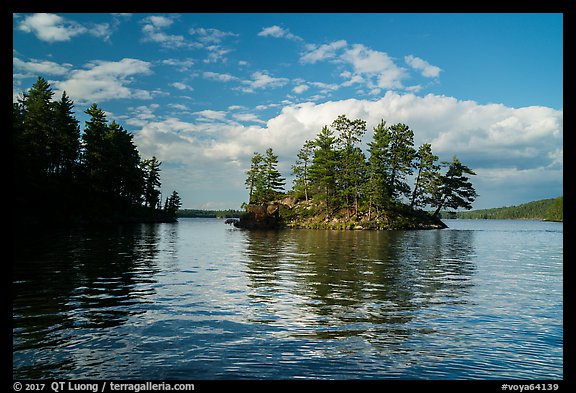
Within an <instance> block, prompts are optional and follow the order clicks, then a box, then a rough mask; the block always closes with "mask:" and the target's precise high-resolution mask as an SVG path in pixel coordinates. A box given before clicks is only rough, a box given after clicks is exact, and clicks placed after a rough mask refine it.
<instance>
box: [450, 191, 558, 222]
mask: <svg viewBox="0 0 576 393" xmlns="http://www.w3.org/2000/svg"><path fill="white" fill-rule="evenodd" d="M563 205H564V203H563V197H562V196H560V197H558V198H551V199H542V200H539V201H534V202H528V203H523V204H521V205H518V206H508V207H498V208H494V209H482V210H471V211H466V212H456V213H444V212H443V213H442V217H443V218H467V219H477V220H490V219H496V220H510V219H511V220H547V221H562V220H563V219H564V215H563Z"/></svg>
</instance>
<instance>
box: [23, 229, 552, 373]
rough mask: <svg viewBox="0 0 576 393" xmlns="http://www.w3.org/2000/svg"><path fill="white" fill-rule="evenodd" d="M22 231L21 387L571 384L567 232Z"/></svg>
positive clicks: (468, 230) (464, 230)
mask: <svg viewBox="0 0 576 393" xmlns="http://www.w3.org/2000/svg"><path fill="white" fill-rule="evenodd" d="M446 223H447V224H448V225H449V226H450V228H449V229H444V230H431V231H384V232H376V231H322V230H282V231H245V230H240V229H235V228H231V227H229V226H228V225H225V224H224V223H223V221H222V220H217V219H185V218H184V219H180V221H179V222H178V223H175V224H141V225H133V226H120V227H114V226H111V227H100V228H90V229H87V228H84V229H82V228H76V229H74V230H68V231H64V230H55V229H54V230H44V231H42V232H41V233H35V234H34V233H32V232H28V233H24V232H21V233H18V234H17V235H16V242H15V246H14V259H15V261H14V264H13V354H12V359H13V377H14V378H15V379H24V378H26V379H46V378H54V379H83V378H87V379H163V380H173V379H191V380H198V379H562V377H563V358H562V352H563V324H562V319H563V307H562V305H563V275H562V273H563V266H562V265H563V224H562V223H553V222H538V221H500V220H497V221H493V220H483V221H473V220H446Z"/></svg>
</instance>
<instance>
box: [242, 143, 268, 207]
mask: <svg viewBox="0 0 576 393" xmlns="http://www.w3.org/2000/svg"><path fill="white" fill-rule="evenodd" d="M263 163H264V157H263V156H262V154H260V153H257V152H254V155H253V156H252V160H251V164H250V169H249V170H248V171H246V175H247V176H248V177H247V178H246V181H245V184H246V188H248V190H249V194H248V203H258V202H259V201H260V200H262V199H263V194H264V190H265V188H264V177H263Z"/></svg>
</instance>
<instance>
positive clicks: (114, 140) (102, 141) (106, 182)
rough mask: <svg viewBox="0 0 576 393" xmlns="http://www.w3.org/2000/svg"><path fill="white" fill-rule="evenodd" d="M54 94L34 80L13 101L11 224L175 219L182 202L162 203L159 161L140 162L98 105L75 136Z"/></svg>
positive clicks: (69, 108) (65, 100)
mask: <svg viewBox="0 0 576 393" xmlns="http://www.w3.org/2000/svg"><path fill="white" fill-rule="evenodd" d="M53 96H54V92H53V90H52V88H51V86H50V84H49V83H48V82H47V81H46V80H45V79H44V78H41V77H39V78H38V80H37V81H36V83H34V85H33V86H32V87H31V88H30V90H29V91H28V92H25V93H22V94H21V96H20V97H19V99H18V102H16V103H13V109H12V110H13V112H12V121H13V123H12V138H13V139H12V142H13V152H14V185H15V189H14V192H15V195H16V206H15V219H16V221H21V222H22V221H23V222H29V221H30V220H32V221H40V220H50V221H52V222H54V221H56V222H158V221H174V220H175V219H176V211H177V210H178V209H179V207H180V205H181V203H180V197H179V195H178V193H177V192H176V191H174V192H173V193H172V194H171V195H170V196H169V197H168V198H166V199H165V200H164V201H162V200H161V194H160V186H161V181H160V165H161V162H160V161H158V160H157V159H156V157H152V158H150V159H142V158H141V157H140V154H139V152H138V150H137V148H136V146H135V145H134V143H133V135H131V134H130V133H129V132H127V131H126V130H125V129H124V128H123V127H122V126H121V125H120V124H118V123H116V122H115V121H112V122H108V120H107V119H106V115H105V113H104V111H103V110H102V109H100V108H99V107H98V106H97V105H96V104H92V106H90V107H89V108H88V109H87V110H86V111H85V113H86V114H87V115H89V116H90V118H89V119H88V120H87V121H86V124H85V127H84V129H83V130H82V132H81V130H80V126H79V122H78V120H77V119H76V118H75V117H74V111H73V110H74V103H73V102H72V100H70V98H69V97H68V96H67V95H66V92H63V93H62V96H61V98H60V99H59V100H53ZM162 202H164V203H162Z"/></svg>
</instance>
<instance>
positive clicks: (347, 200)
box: [332, 115, 366, 218]
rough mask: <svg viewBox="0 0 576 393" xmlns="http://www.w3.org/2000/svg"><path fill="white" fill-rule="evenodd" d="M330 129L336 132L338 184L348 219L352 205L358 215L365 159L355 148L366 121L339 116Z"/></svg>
mask: <svg viewBox="0 0 576 393" xmlns="http://www.w3.org/2000/svg"><path fill="white" fill-rule="evenodd" d="M332 127H333V128H334V129H335V130H336V131H337V132H338V139H337V142H338V144H339V145H340V158H341V160H340V168H339V170H338V184H339V187H340V189H341V194H342V198H343V201H344V205H345V207H346V208H347V209H346V214H347V215H348V218H350V215H349V209H348V208H349V207H350V206H351V205H352V204H353V205H354V209H355V213H356V215H358V201H359V197H360V190H361V186H362V184H363V182H364V180H365V177H366V165H365V164H366V158H365V157H364V153H362V150H361V149H360V148H358V147H357V146H356V145H357V144H358V143H360V141H361V140H362V136H363V135H364V134H365V133H366V121H364V120H361V119H356V120H350V119H348V118H347V117H346V116H345V115H340V116H338V118H337V119H336V120H334V122H333V123H332Z"/></svg>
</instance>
